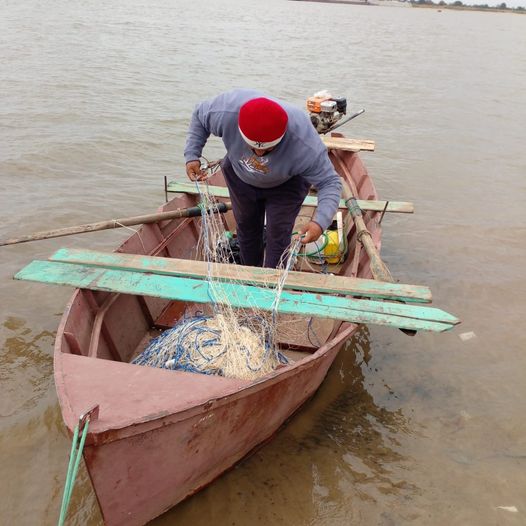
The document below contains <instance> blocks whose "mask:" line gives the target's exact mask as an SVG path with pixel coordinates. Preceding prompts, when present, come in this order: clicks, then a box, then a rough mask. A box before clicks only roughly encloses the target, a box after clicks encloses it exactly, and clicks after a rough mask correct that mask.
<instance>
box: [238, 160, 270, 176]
mask: <svg viewBox="0 0 526 526" xmlns="http://www.w3.org/2000/svg"><path fill="white" fill-rule="evenodd" d="M239 164H240V165H241V166H242V167H243V168H244V169H245V170H247V172H251V173H257V174H263V175H264V174H268V173H269V171H270V170H269V167H268V159H267V158H266V157H258V156H257V155H251V156H250V157H241V159H239Z"/></svg>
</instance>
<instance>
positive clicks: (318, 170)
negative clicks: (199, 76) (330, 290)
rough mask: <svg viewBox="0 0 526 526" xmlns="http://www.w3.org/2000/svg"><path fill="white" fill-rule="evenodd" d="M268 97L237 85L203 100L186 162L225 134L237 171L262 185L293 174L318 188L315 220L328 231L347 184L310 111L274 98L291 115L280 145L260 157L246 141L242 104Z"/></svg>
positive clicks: (247, 180) (195, 117)
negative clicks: (241, 121) (240, 125)
mask: <svg viewBox="0 0 526 526" xmlns="http://www.w3.org/2000/svg"><path fill="white" fill-rule="evenodd" d="M262 96H266V95H263V94H262V93H260V92H258V91H255V90H248V89H235V90H232V91H228V92H226V93H222V94H220V95H218V96H217V97H214V98H213V99H210V100H206V101H204V102H201V103H200V104H198V105H197V106H196V108H195V110H194V112H193V114H192V119H191V121H190V128H189V131H188V136H187V140H186V147H185V150H184V156H185V160H186V162H189V161H194V160H196V159H199V157H200V156H201V154H202V151H203V148H204V146H205V144H206V141H207V139H208V137H209V136H210V134H213V135H215V136H217V137H221V138H222V140H223V143H224V145H225V148H226V151H227V153H226V155H227V157H228V159H229V160H230V162H231V163H232V168H233V170H234V172H235V174H236V175H237V176H238V177H239V178H240V179H241V180H242V181H243V182H245V183H247V184H250V185H252V186H255V187H258V188H271V187H274V186H279V185H280V184H283V183H284V182H286V181H288V180H289V179H290V178H291V177H303V178H304V179H305V180H306V181H307V182H309V183H310V184H311V185H312V186H314V188H316V190H317V191H318V208H317V210H316V215H315V217H314V221H316V222H317V223H318V224H319V225H320V226H321V228H322V229H323V230H325V229H326V228H327V227H328V226H329V225H330V224H331V222H332V220H333V218H334V215H335V214H336V211H337V209H338V204H339V200H340V195H341V190H342V184H341V181H340V177H339V176H338V174H337V173H336V171H335V170H334V167H333V166H332V163H331V162H330V160H329V156H328V155H327V148H326V147H325V145H324V144H323V143H322V141H321V140H320V137H319V135H318V133H317V132H316V130H315V129H314V126H313V125H312V124H311V122H310V120H309V117H308V116H307V114H306V113H305V112H304V111H302V110H301V109H300V108H298V107H296V106H293V105H291V104H288V103H286V102H282V101H280V100H277V99H274V98H272V97H267V98H270V99H271V100H275V101H276V102H277V103H278V104H280V105H281V106H282V107H283V108H284V110H285V111H286V112H287V115H288V124H287V131H286V132H285V136H284V137H283V139H282V140H281V141H280V142H279V144H278V145H277V146H276V147H275V148H274V149H273V150H272V151H270V152H268V153H266V154H265V155H264V156H262V157H258V156H257V155H256V154H255V153H254V152H253V151H252V150H251V148H250V146H249V145H248V144H247V143H246V142H245V141H244V140H243V138H242V137H241V134H240V132H239V128H238V115H239V109H240V108H241V106H242V105H243V104H244V103H245V102H247V101H249V100H251V99H254V98H257V97H262Z"/></svg>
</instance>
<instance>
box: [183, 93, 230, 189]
mask: <svg viewBox="0 0 526 526" xmlns="http://www.w3.org/2000/svg"><path fill="white" fill-rule="evenodd" d="M220 97H221V95H219V96H218V97H214V98H213V99H210V100H205V101H203V102H200V103H199V104H197V106H196V107H195V109H194V111H193V113H192V117H191V119H190V126H189V128H188V133H187V136H186V145H185V148H184V158H185V161H186V173H187V175H188V177H189V178H190V179H191V180H192V181H195V180H198V181H199V180H202V179H204V178H205V174H204V173H203V172H202V171H201V163H200V162H199V158H200V157H201V154H202V153H203V148H204V147H205V144H206V141H207V139H208V137H210V134H212V135H216V136H217V137H221V136H222V112H221V111H218V109H217V107H218V105H220V104H218V101H220Z"/></svg>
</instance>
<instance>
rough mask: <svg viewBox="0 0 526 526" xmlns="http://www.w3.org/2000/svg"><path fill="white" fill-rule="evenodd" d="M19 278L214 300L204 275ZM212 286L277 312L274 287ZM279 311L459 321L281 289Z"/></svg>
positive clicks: (75, 269) (84, 271)
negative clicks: (199, 277) (188, 276)
mask: <svg viewBox="0 0 526 526" xmlns="http://www.w3.org/2000/svg"><path fill="white" fill-rule="evenodd" d="M167 261H168V260H167ZM194 263H195V262H194ZM15 279H23V280H27V281H38V282H42V283H54V284H59V285H69V286H73V287H77V288H85V289H90V290H102V291H108V292H118V293H123V294H132V295H137V296H149V297H156V298H163V299H169V300H179V301H183V302H192V303H210V302H211V301H214V300H213V298H211V295H210V294H211V291H210V287H209V283H208V282H207V281H205V280H203V279H193V278H187V277H178V276H173V275H166V274H159V273H156V274H152V273H145V272H137V271H131V270H114V269H109V268H104V267H96V266H89V265H79V264H74V263H63V262H58V261H38V260H36V261H33V262H32V263H30V264H29V265H27V266H26V267H25V268H23V269H22V270H21V271H20V272H19V273H18V274H17V275H16V276H15ZM214 287H215V290H216V291H218V295H217V296H216V298H221V299H219V300H216V301H221V302H227V303H228V304H229V305H231V306H232V307H234V308H254V306H257V308H258V309H260V310H264V311H273V310H274V308H275V306H274V300H275V293H274V291H273V290H272V289H268V288H262V287H257V286H253V285H243V284H238V283H223V282H217V283H215V284H214ZM277 311H278V313H286V314H298V315H301V316H307V317H319V318H330V319H338V320H342V321H348V322H351V323H373V324H378V325H386V326H391V327H398V328H404V329H410V330H428V331H436V332H443V331H447V330H450V329H452V328H453V326H454V325H456V324H457V323H459V320H458V319H457V318H455V317H454V316H452V315H451V314H449V313H447V312H445V311H442V310H440V309H436V308H432V307H424V306H417V305H408V304H401V303H390V302H382V301H374V300H363V299H350V298H346V297H340V296H332V295H327V294H319V293H310V292H290V291H288V290H284V291H283V292H282V294H281V296H280V301H279V305H278V307H277Z"/></svg>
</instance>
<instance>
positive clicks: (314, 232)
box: [300, 221, 323, 245]
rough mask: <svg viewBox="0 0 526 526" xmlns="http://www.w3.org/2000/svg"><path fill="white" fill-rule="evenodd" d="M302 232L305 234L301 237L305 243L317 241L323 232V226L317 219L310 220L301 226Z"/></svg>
mask: <svg viewBox="0 0 526 526" xmlns="http://www.w3.org/2000/svg"><path fill="white" fill-rule="evenodd" d="M300 234H304V235H303V237H302V238H301V242H302V243H303V244H304V245H305V244H307V243H312V242H313V241H317V240H318V238H319V237H320V236H321V235H322V234H323V230H322V229H321V226H320V225H318V223H316V222H315V221H310V222H309V223H307V224H306V225H305V226H303V227H301V229H300Z"/></svg>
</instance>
